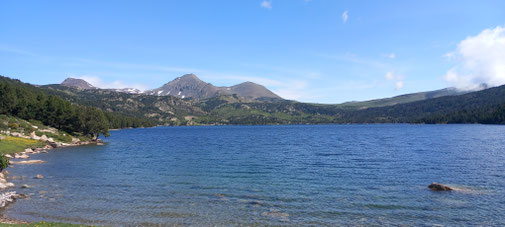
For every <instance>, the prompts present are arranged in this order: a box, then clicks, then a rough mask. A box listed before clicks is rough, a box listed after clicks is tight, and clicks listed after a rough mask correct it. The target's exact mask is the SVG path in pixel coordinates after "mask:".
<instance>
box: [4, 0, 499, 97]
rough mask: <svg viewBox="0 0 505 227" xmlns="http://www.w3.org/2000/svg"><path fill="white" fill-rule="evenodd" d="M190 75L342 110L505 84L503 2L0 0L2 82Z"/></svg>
mask: <svg viewBox="0 0 505 227" xmlns="http://www.w3.org/2000/svg"><path fill="white" fill-rule="evenodd" d="M187 73H194V74H196V75H197V76H198V77H199V78H200V79H202V80H204V81H206V82H210V83H212V84H214V85H216V86H230V85H234V84H238V83H241V82H245V81H252V82H256V83H259V84H262V85H264V86H265V87H267V88H269V89H271V90H272V91H274V92H275V93H277V94H279V95H280V96H281V97H283V98H287V99H293V100H298V101H303V102H315V103H341V102H345V101H360V100H369V99H376V98H384V97H391V96H396V95H401V94H406V93H413V92H420V91H429V90H436V89H442V88H446V87H458V88H461V89H476V88H477V87H478V86H479V85H480V84H483V83H485V84H488V85H489V86H497V85H501V84H505V1H485V0H481V1H465V0H458V1H450V0H447V1H431V0H428V1H414V0H397V1H394V0H391V1H358V0H352V1H335V0H240V1H237V0H219V1H212V0H206V1H204V0H200V1H193V0H181V1H171V0H164V1H153V0H146V1H140V0H139V1H128V0H121V1H114V0H107V1H92V0H86V1H80V0H76V1H56V0H53V1H43V0H40V1H23V0H14V1H9V0H0V75H3V76H8V77H11V78H16V79H20V80H21V81H23V82H28V83H32V84H53V83H60V82H62V81H63V80H64V79H65V78H67V77H75V78H82V79H85V80H87V81H88V82H90V83H91V84H93V85H95V86H98V87H102V88H124V87H134V88H139V89H142V90H145V89H153V88H157V87H160V86H161V85H163V84H165V83H167V82H169V81H171V80H173V79H175V78H176V77H179V76H182V75H184V74H187Z"/></svg>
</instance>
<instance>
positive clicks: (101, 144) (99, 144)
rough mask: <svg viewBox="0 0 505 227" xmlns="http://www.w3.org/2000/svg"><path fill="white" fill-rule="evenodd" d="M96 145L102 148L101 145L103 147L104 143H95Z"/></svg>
mask: <svg viewBox="0 0 505 227" xmlns="http://www.w3.org/2000/svg"><path fill="white" fill-rule="evenodd" d="M96 145H98V146H103V145H105V144H104V143H96Z"/></svg>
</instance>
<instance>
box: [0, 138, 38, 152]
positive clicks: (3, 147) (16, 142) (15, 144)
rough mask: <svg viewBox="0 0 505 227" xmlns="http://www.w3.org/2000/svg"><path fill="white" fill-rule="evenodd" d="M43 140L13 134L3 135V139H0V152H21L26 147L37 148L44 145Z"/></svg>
mask: <svg viewBox="0 0 505 227" xmlns="http://www.w3.org/2000/svg"><path fill="white" fill-rule="evenodd" d="M44 144H45V143H44V142H41V141H38V140H32V139H25V138H19V137H13V136H5V139H2V140H0V153H1V154H12V153H17V152H22V151H24V150H25V149H26V148H37V147H42V146H44Z"/></svg>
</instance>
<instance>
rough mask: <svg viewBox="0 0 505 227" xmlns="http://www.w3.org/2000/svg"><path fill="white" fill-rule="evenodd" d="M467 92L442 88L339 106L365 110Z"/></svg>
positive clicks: (346, 103)
mask: <svg viewBox="0 0 505 227" xmlns="http://www.w3.org/2000/svg"><path fill="white" fill-rule="evenodd" d="M468 92H469V91H464V90H458V89H456V88H444V89H440V90H435V91H427V92H418V93H412V94H405V95H399V96H395V97H392V98H383V99H374V100H368V101H362V102H345V103H342V104H339V105H340V106H342V107H345V108H359V109H367V108H373V107H382V106H393V105H396V104H404V103H410V102H416V101H422V100H428V99H433V98H439V97H444V96H455V95H462V94H466V93H468Z"/></svg>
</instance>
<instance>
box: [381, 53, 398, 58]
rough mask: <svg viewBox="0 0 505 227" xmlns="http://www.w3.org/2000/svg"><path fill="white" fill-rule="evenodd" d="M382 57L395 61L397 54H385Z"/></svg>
mask: <svg viewBox="0 0 505 227" xmlns="http://www.w3.org/2000/svg"><path fill="white" fill-rule="evenodd" d="M382 56H384V57H386V58H389V59H395V58H396V54H395V53H389V54H383V55H382Z"/></svg>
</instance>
